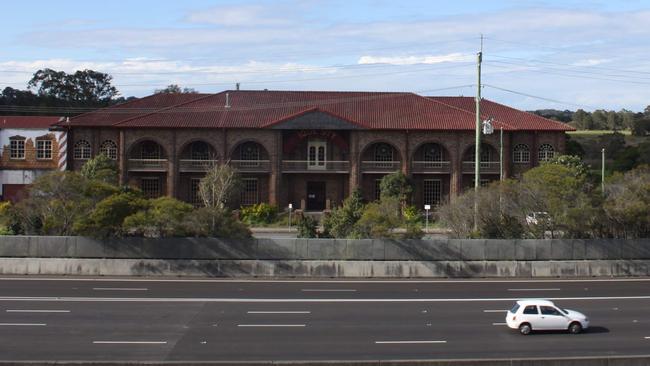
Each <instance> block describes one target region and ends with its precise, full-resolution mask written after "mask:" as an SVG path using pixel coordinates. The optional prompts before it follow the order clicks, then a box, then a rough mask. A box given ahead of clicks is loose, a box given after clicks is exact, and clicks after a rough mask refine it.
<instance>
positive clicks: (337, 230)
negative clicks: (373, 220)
mask: <svg viewBox="0 0 650 366" xmlns="http://www.w3.org/2000/svg"><path fill="white" fill-rule="evenodd" d="M362 201H363V199H362V197H361V192H359V190H355V191H353V192H352V194H351V195H350V197H348V198H346V199H345V200H344V201H343V204H342V205H341V207H337V208H335V209H334V210H332V212H331V213H329V214H328V215H326V216H325V217H324V218H323V234H324V235H325V236H328V237H333V238H348V237H350V235H351V234H352V232H353V231H354V228H355V225H356V223H357V222H358V221H359V219H360V218H361V215H362V214H363V207H364V205H363V202H362Z"/></svg>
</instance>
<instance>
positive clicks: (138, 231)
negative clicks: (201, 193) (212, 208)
mask: <svg viewBox="0 0 650 366" xmlns="http://www.w3.org/2000/svg"><path fill="white" fill-rule="evenodd" d="M193 209H194V207H193V206H192V205H190V204H189V203H185V202H181V201H179V200H177V199H175V198H171V197H160V198H156V199H154V200H150V201H148V202H147V205H146V209H144V210H141V211H138V212H136V213H134V214H132V215H130V216H128V217H126V218H125V219H124V224H123V230H124V231H125V232H127V233H129V234H131V235H141V236H146V237H154V238H161V237H171V236H187V235H188V234H191V232H192V228H191V226H189V225H187V224H186V222H185V218H186V216H187V215H188V214H190V213H191V212H192V210H193Z"/></svg>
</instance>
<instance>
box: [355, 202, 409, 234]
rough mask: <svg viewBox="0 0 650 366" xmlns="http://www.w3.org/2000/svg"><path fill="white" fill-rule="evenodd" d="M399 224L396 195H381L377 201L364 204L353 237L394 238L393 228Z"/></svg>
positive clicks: (398, 205) (398, 204)
mask: <svg viewBox="0 0 650 366" xmlns="http://www.w3.org/2000/svg"><path fill="white" fill-rule="evenodd" d="M400 224H401V216H400V201H399V199H398V198H396V197H382V199H381V200H380V201H379V202H371V203H369V204H367V205H366V207H365V209H364V210H363V214H362V215H361V218H360V219H359V221H358V222H357V224H356V227H355V230H354V233H353V236H354V237H355V238H359V239H364V238H373V239H375V238H395V237H396V235H395V232H394V230H395V229H396V228H398V227H399V226H400Z"/></svg>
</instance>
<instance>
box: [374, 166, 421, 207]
mask: <svg viewBox="0 0 650 366" xmlns="http://www.w3.org/2000/svg"><path fill="white" fill-rule="evenodd" d="M379 188H380V190H381V195H380V196H381V199H384V198H396V199H397V200H398V201H399V202H400V203H402V204H405V203H406V202H407V201H408V199H409V197H410V196H411V193H412V192H413V186H412V185H411V182H409V179H408V177H407V176H406V175H404V173H402V172H394V173H390V174H388V175H386V176H384V177H383V178H382V179H381V182H380V183H379Z"/></svg>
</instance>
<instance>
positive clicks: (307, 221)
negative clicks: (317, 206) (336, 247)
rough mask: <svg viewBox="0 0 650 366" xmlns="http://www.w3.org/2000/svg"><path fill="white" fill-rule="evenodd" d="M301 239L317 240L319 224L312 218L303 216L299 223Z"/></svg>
mask: <svg viewBox="0 0 650 366" xmlns="http://www.w3.org/2000/svg"><path fill="white" fill-rule="evenodd" d="M298 237H299V238H316V237H318V222H317V221H316V219H314V218H313V217H311V216H303V217H302V218H301V219H300V220H299V221H298Z"/></svg>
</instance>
